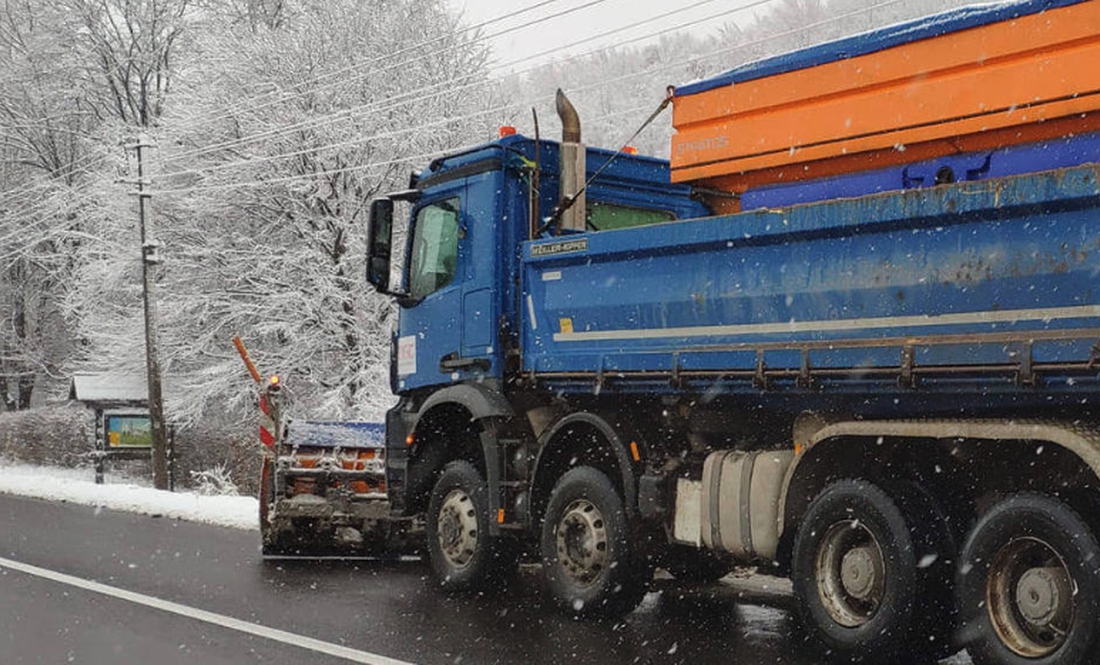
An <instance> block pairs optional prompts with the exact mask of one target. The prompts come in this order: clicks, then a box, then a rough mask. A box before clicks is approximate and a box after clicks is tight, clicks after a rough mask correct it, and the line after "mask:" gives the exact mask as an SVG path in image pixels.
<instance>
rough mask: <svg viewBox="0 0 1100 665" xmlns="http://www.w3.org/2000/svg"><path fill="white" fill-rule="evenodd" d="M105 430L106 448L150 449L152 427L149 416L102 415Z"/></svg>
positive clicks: (135, 414)
mask: <svg viewBox="0 0 1100 665" xmlns="http://www.w3.org/2000/svg"><path fill="white" fill-rule="evenodd" d="M104 419H105V420H106V421H107V422H106V423H105V425H106V430H107V448H108V450H111V449H115V450H117V449H120V448H151V447H152V446H153V426H152V423H151V422H150V421H149V416H148V415H144V414H139V413H107V414H104Z"/></svg>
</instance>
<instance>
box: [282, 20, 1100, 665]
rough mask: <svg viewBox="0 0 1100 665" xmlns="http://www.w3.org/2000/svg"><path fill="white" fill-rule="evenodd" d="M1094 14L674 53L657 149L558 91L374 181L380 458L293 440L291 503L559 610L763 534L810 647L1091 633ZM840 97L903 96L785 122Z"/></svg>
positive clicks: (288, 474)
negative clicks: (739, 52)
mask: <svg viewBox="0 0 1100 665" xmlns="http://www.w3.org/2000/svg"><path fill="white" fill-rule="evenodd" d="M1058 31H1063V32H1058ZM951 40H954V41H951ZM1059 45H1066V48H1065V49H1062V48H1061V47H1060V46H1059ZM1098 46H1100V3H1098V2H1091V1H1090V2H1068V1H1064V0H1063V1H1055V0H1047V1H1044V2H1039V1H1036V0H1026V1H1024V2H1014V3H1012V2H1010V3H999V4H996V5H992V6H988V7H978V8H967V9H964V10H959V11H955V12H952V13H949V14H946V15H942V16H937V17H934V18H933V19H930V20H925V21H922V22H917V23H913V24H908V25H902V26H896V27H893V28H888V29H885V30H881V31H878V32H875V33H870V34H867V35H862V36H860V37H857V38H853V39H849V40H845V41H843V42H839V43H834V44H827V45H824V46H819V47H815V48H813V49H810V50H808V51H804V52H799V53H797V54H792V55H788V56H783V57H781V58H777V59H773V60H767V61H763V62H760V63H754V64H752V65H748V66H746V67H742V68H740V69H738V70H734V71H733V72H730V73H728V74H726V75H723V77H719V78H717V79H714V80H710V81H703V82H699V83H695V84H692V85H691V86H687V87H685V88H681V89H680V90H677V91H675V92H674V93H673V94H672V103H673V105H674V123H675V124H676V129H677V137H678V138H677V139H675V141H678V142H679V143H674V146H673V155H674V157H673V160H672V163H671V166H670V163H669V162H666V161H662V160H657V159H652V158H647V157H643V156H637V155H633V154H627V153H626V152H624V151H612V150H602V149H596V148H591V147H585V146H584V145H583V144H582V143H581V129H580V120H579V118H578V117H577V114H576V112H575V111H574V110H573V108H572V106H571V105H570V104H569V102H568V100H566V99H565V98H564V96H559V113H560V115H561V117H562V126H563V137H562V140H561V141H560V142H558V141H549V140H544V139H540V138H527V137H523V136H519V135H511V136H506V137H504V138H501V139H499V140H497V141H494V142H492V143H489V144H486V145H483V146H480V147H477V148H474V149H470V150H466V151H463V152H459V153H456V154H452V155H448V156H445V157H441V158H439V159H436V160H435V161H433V162H432V163H431V164H430V165H428V166H427V168H426V169H424V170H423V171H422V172H420V173H418V174H417V175H416V176H414V177H413V178H412V181H411V183H410V186H409V188H408V189H407V190H405V191H400V192H395V193H393V194H391V195H389V196H386V197H383V198H380V199H377V200H375V201H374V202H373V203H372V205H371V216H370V229H369V266H368V281H369V282H370V284H372V285H373V286H374V288H376V289H377V290H378V291H380V292H382V293H384V294H388V295H390V296H392V297H394V298H395V299H396V302H397V304H398V306H399V309H400V322H399V330H398V332H397V333H396V334H395V336H394V340H393V359H392V390H393V393H394V394H395V395H396V396H397V397H398V402H397V405H396V406H395V407H394V408H393V409H392V410H391V411H390V412H389V413H388V415H387V419H386V423H385V432H384V464H378V463H376V460H377V458H381V457H382V452H383V451H382V448H381V446H382V444H381V443H376V444H374V447H373V448H371V447H369V446H365V445H359V446H354V445H353V446H346V447H344V448H343V451H342V452H341V454H343V455H344V456H345V457H346V456H348V455H349V454H350V455H351V458H354V459H351V458H349V459H350V461H349V460H344V461H343V462H341V461H339V460H337V459H336V458H335V457H333V458H332V459H329V460H328V461H327V462H323V463H324V464H327V465H328V466H327V467H326V468H327V469H328V470H329V473H327V474H326V473H325V472H323V471H319V470H318V469H317V468H316V467H317V464H316V463H315V464H314V465H313V468H307V467H308V466H309V465H301V464H297V463H295V462H294V460H293V455H289V457H288V458H280V459H283V461H284V464H283V466H282V467H281V469H280V473H281V474H282V475H276V476H275V477H276V478H281V480H279V481H278V482H277V483H275V485H277V488H276V490H277V491H276V492H275V494H274V495H273V496H272V497H271V498H272V500H273V501H274V502H275V503H274V505H275V506H276V510H277V509H278V504H279V502H289V501H290V500H291V499H296V500H297V507H296V508H294V509H295V510H299V511H300V512H298V513H295V514H294V517H295V518H298V522H299V523H301V522H303V521H306V522H308V523H309V526H308V527H302V526H300V524H299V527H298V528H299V536H301V535H302V534H303V533H304V534H306V537H305V538H304V540H306V541H309V540H310V538H312V537H313V535H312V534H310V533H309V532H308V529H316V528H318V527H317V525H318V524H320V525H323V527H324V530H325V531H326V533H328V534H334V533H335V532H336V531H337V530H340V529H342V530H344V535H343V537H342V538H339V540H341V541H342V542H345V543H352V544H355V543H363V542H370V541H371V540H372V539H385V538H387V537H390V536H393V535H394V534H396V535H397V536H398V537H400V538H404V539H406V540H407V541H409V542H412V543H414V546H416V547H419V548H422V549H423V550H426V555H427V558H428V559H429V560H430V564H431V567H432V569H433V571H434V574H435V576H436V578H437V579H438V581H439V583H440V584H441V585H442V586H443V587H445V588H447V589H452V590H470V589H479V588H484V587H487V586H493V585H498V584H500V583H501V580H502V578H503V577H504V576H506V575H507V574H508V573H509V571H510V570H512V569H514V567H515V566H516V565H517V564H518V562H521V561H529V562H533V563H538V564H540V565H541V570H542V575H543V577H544V579H545V586H546V589H547V596H548V598H552V599H553V601H554V602H556V603H557V604H559V605H560V606H561V607H562V608H563V609H564V610H565V611H566V612H570V613H576V614H582V615H609V614H616V613H622V612H627V611H630V610H631V609H633V608H634V607H635V605H636V604H637V603H638V602H639V600H640V598H641V597H642V595H643V594H644V592H645V590H646V588H647V585H648V584H649V583H650V581H651V579H652V575H653V572H654V569H655V568H657V567H660V568H663V569H665V570H667V571H669V572H670V573H671V574H672V575H673V576H674V577H676V578H677V579H681V580H685V581H688V582H703V581H708V580H711V581H713V580H716V579H718V578H720V577H721V576H723V575H724V574H725V573H727V572H728V571H729V570H730V569H731V568H732V566H734V565H738V564H742V565H758V566H761V567H762V568H763V569H764V570H766V571H769V572H771V573H773V574H780V575H786V576H789V577H790V578H791V580H792V581H793V588H794V593H795V596H796V607H797V611H798V614H799V616H800V618H801V621H802V623H803V624H804V626H805V630H806V633H807V635H808V636H809V639H811V640H812V641H813V642H814V643H816V644H818V645H819V647H820V648H821V653H822V654H823V658H824V657H826V656H828V657H830V658H836V659H839V660H842V661H849V660H861V661H862V662H869V663H884V662H890V661H891V660H893V659H898V658H909V657H915V658H921V657H926V658H935V657H940V656H943V655H945V654H947V653H950V652H951V651H953V650H955V649H958V648H961V647H966V648H968V649H969V651H970V654H971V656H972V657H973V659H974V661H975V662H976V663H979V664H1008V663H1032V662H1034V663H1043V664H1053V663H1058V664H1066V665H1068V664H1083V663H1095V662H1100V661H1098V659H1100V631H1098V630H1097V626H1098V625H1100V624H1098V620H1100V612H1098V610H1100V479H1098V474H1100V166H1098V165H1097V163H1098V162H1100V133H1097V130H1100V123H1098V122H1097V116H1096V113H1095V109H1096V108H1100V104H1098V101H1097V99H1098V97H1100V95H1098V91H1100V68H1098V67H1096V63H1097V62H1098V61H1100V60H1097V59H1095V58H1094V55H1095V54H1096V53H1098V52H1100V51H1098V50H1097V47H1098ZM930 47H936V48H931V50H930V51H928V53H932V54H949V55H951V56H952V57H954V58H957V59H961V64H960V62H952V61H948V60H943V61H936V62H931V61H930V60H929V59H927V58H925V59H921V58H916V57H910V56H911V55H912V53H909V52H907V51H906V49H918V50H919V49H929V48H930ZM968 49H969V50H968ZM997 49H1005V50H1004V52H1001V51H997ZM907 53H908V55H907ZM1090 54H1091V55H1090ZM937 57H939V56H937ZM945 57H946V56H945ZM1067 58H1068V59H1069V60H1068V61H1067V63H1066V66H1065V67H1064V68H1063V69H1058V68H1057V67H1056V66H1055V65H1056V64H1057V63H1059V62H1062V61H1063V60H1064V59H1067ZM1075 58H1076V60H1074V59H1075ZM1074 62H1076V66H1073V63H1074ZM899 63H900V64H899ZM895 65H897V66H895ZM1002 66H1003V67H1004V68H1005V69H998V68H999V67H1002ZM1061 71H1066V72H1073V74H1074V75H1077V73H1079V72H1088V73H1089V75H1090V76H1091V78H1092V80H1093V82H1092V83H1090V82H1088V81H1082V80H1073V81H1071V83H1070V85H1072V86H1073V87H1074V91H1073V94H1072V95H1066V94H1065V93H1064V91H1062V92H1060V91H1058V90H1055V89H1054V88H1055V87H1056V86H1055V85H1054V84H1055V83H1058V82H1063V81H1064V77H1063V76H1062V74H1059V73H1058V72H1061ZM1005 72H1009V74H1010V76H1009V77H1008V78H1006V77H1005V76H1004V75H1003V74H1005ZM809 74H813V75H812V76H810V75H809ZM887 74H888V75H889V77H892V78H889V79H888V80H878V79H874V78H873V76H872V75H874V76H879V75H881V76H887ZM941 75H942V76H941ZM962 75H966V76H971V78H970V79H968V80H967V81H966V82H965V83H964V87H965V88H966V89H967V90H974V89H976V88H977V89H980V88H981V86H982V85H987V86H989V88H990V90H989V94H990V95H991V96H992V95H998V97H997V99H999V100H1002V101H1000V102H998V104H1000V106H995V105H989V104H988V103H987V102H982V104H984V105H982V106H973V107H971V106H968V104H970V103H971V102H970V101H968V100H967V99H964V97H965V95H957V96H951V95H946V93H945V92H944V90H945V88H940V87H937V86H939V85H941V84H942V85H944V86H951V85H956V84H957V83H958V77H959V76H962ZM869 76H871V77H872V79H867V78H866V77H869ZM1065 76H1066V77H1068V76H1069V74H1066V75H1065ZM798 77H802V78H798ZM1029 77H1030V78H1029ZM798 81H801V82H802V83H803V84H806V82H811V83H813V85H810V86H809V87H807V85H808V84H807V85H802V84H799V85H796V84H795V83H797V82H798ZM1006 81H1008V82H1010V83H1011V86H1010V87H1012V91H1010V92H1013V94H1015V95H1017V96H1018V100H1017V101H1012V100H1011V99H1008V100H1005V95H1004V94H1002V93H1004V92H1005V91H1004V90H1002V88H1003V86H1004V85H1005V83H1006ZM834 84H835V85H834ZM769 86H771V87H769ZM830 86H832V87H830ZM925 86H928V87H929V88H930V89H931V92H930V94H929V96H928V97H920V98H914V97H912V95H914V94H917V95H919V94H921V93H922V91H924V90H925ZM1090 86H1092V87H1090ZM1037 90H1042V91H1043V92H1041V93H1039V92H1036V91H1037ZM722 95H743V96H744V97H745V98H744V99H732V100H731V99H730V98H724V97H722ZM784 95H786V97H785V96H784ZM794 95H802V97H801V98H799V99H793V98H792V96H794ZM897 95H908V97H906V98H907V99H910V100H914V101H913V107H911V108H910V107H905V108H904V109H902V108H897V109H895V107H894V105H895V104H896V103H897V100H898V97H897ZM769 96H770V97H769ZM765 98H769V99H770V101H769V102H768V103H767V104H764V102H763V101H761V100H764V99H765ZM848 98H850V99H852V100H855V101H856V104H855V106H854V107H852V108H853V109H854V111H853V112H858V110H859V109H868V110H869V111H868V112H871V113H874V114H875V116H876V117H875V118H874V119H875V121H876V122H878V121H880V120H881V117H879V113H878V111H877V110H876V109H879V106H877V105H880V104H881V105H885V106H882V107H881V108H883V109H894V110H895V111H896V112H895V116H894V120H892V121H891V122H890V123H886V124H885V125H882V126H880V127H878V129H875V130H870V129H868V130H863V129H860V128H859V125H860V123H861V122H863V120H864V118H862V116H855V117H852V116H850V117H848V118H847V119H845V118H843V117H839V119H838V121H837V122H836V124H835V125H830V126H828V127H825V129H827V130H829V131H830V132H832V134H831V135H829V136H824V135H817V136H816V137H815V138H807V139H802V138H799V133H800V132H801V133H802V134H807V133H809V132H810V130H811V129H814V130H815V131H816V129H819V128H816V126H815V127H809V126H808V125H806V123H813V122H814V120H813V119H814V118H819V119H820V123H822V124H823V125H824V124H828V123H829V122H831V121H830V120H829V118H830V117H831V116H830V114H831V113H833V111H832V110H830V109H833V110H835V108H834V106H832V105H835V104H842V103H843V102H844V101H845V99H848ZM952 100H953V101H952ZM765 101H767V100H765ZM1086 102H1087V103H1088V104H1091V105H1092V106H1093V107H1095V108H1084V109H1082V107H1081V104H1085V103H1086ZM976 103H977V102H976ZM752 104H758V105H759V108H756V109H755V110H751V109H750V111H751V112H750V111H745V112H744V113H741V112H740V111H739V109H742V108H744V107H747V106H751V105H752ZM799 104H801V105H804V106H805V109H804V110H806V111H807V113H808V115H807V116H806V119H804V120H803V121H802V122H801V123H795V124H782V123H781V124H780V125H775V126H769V125H768V122H769V121H770V119H771V118H772V114H773V113H777V114H783V113H787V112H789V111H790V110H791V109H792V108H794V107H796V106H797V105H799ZM936 105H939V106H936ZM1059 105H1062V106H1059ZM932 107H936V108H935V109H933V110H935V111H936V113H937V114H938V115H936V116H935V117H923V118H922V117H916V116H914V117H912V118H910V117H909V116H908V115H906V114H907V113H911V114H917V115H919V113H918V111H919V112H921V113H923V112H925V111H927V110H928V109H932ZM982 114H985V116H986V117H984V118H983V117H982ZM842 115H843V114H842ZM974 118H979V120H980V121H979V122H977V123H974V122H971V121H972V120H973V119H974ZM784 122H786V121H784ZM708 123H709V124H708ZM744 123H748V125H747V126H751V127H753V128H754V129H753V131H754V132H757V133H754V134H753V135H752V136H749V137H746V136H745V135H743V134H741V133H739V132H740V131H741V129H740V128H741V127H743V126H746V125H744ZM880 124H881V123H880ZM853 125H854V126H855V127H854V129H853ZM876 132H877V133H876ZM818 134H821V133H820V132H818ZM899 135H904V136H905V137H906V138H905V141H904V143H902V142H900V141H899V140H898V139H897V136H899ZM759 137H763V138H759ZM758 138H759V140H757V139H758ZM765 138H766V139H767V141H768V142H767V144H766V145H764V143H765V142H764V139H765ZM749 139H752V140H749ZM784 141H787V142H788V143H789V145H785V144H784ZM738 151H740V152H738ZM861 151H862V152H861ZM854 157H860V159H854ZM764 158H767V159H770V160H772V161H770V162H767V161H766V160H764V161H761V160H762V159H764ZM754 160H756V161H754ZM776 160H779V161H776ZM783 160H785V161H783ZM765 162H766V163H765ZM780 162H782V163H780ZM673 181H675V182H673ZM405 208H407V214H401V213H399V212H398V211H400V210H402V209H405ZM291 431H292V432H293V427H292V428H291ZM277 445H285V442H277ZM302 446H304V444H302ZM302 446H300V447H301V449H302V450H305V449H306V448H309V446H304V447H302ZM314 447H315V448H316V451H314V452H317V451H320V452H319V453H318V454H319V455H320V456H321V457H325V454H326V453H325V451H326V450H329V451H330V452H331V450H330V448H331V447H328V448H326V446H325V445H324V444H315V445H314ZM368 448H369V450H370V452H369V454H368V453H367V452H363V451H366V450H367V449H368ZM286 450H292V451H293V450H298V448H295V447H294V446H290V447H289V448H286ZM348 451H353V452H352V453H349V452H348ZM330 457H331V456H330ZM326 459H327V458H326ZM349 464H350V466H349ZM298 483H304V485H300V486H299V485H298ZM351 483H360V484H362V485H363V487H361V488H360V490H361V491H355V490H354V489H351V488H350V484H351ZM268 491H270V489H269V490H268ZM382 496H384V497H385V501H381V500H380V498H381V497H382ZM303 497H306V498H303ZM359 499H361V500H359ZM310 504H312V505H310ZM311 510H312V511H313V512H310V511H311ZM294 523H295V521H294V520H293V519H288V520H285V521H284V524H285V525H286V529H288V530H293V529H294V528H295V527H294ZM370 534H375V535H373V536H372V535H370ZM379 534H381V535H379ZM276 535H277V534H276ZM317 537H318V538H319V537H320V536H319V535H318V536H317ZM271 542H272V543H275V542H276V541H275V540H271ZM376 542H380V541H377V540H376Z"/></svg>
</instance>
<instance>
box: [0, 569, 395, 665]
mask: <svg viewBox="0 0 1100 665" xmlns="http://www.w3.org/2000/svg"><path fill="white" fill-rule="evenodd" d="M0 568H11V569H12V570H17V571H19V572H21V573H26V574H28V575H34V576H36V577H41V578H43V579H47V580H51V581H53V582H60V583H61V584H68V585H69V586H74V587H77V588H79V589H85V590H87V591H94V592H95V593H101V594H103V595H106V596H111V597H113V598H118V599H120V600H126V601H129V602H131V603H137V604H138V605H145V606H146V607H152V608H154V609H158V610H162V611H164V612H171V613H172V614H178V615H180V616H183V617H187V618H189V619H197V620H198V621H204V622H206V623H210V624H214V625H216V626H221V627H223V628H229V629H230V630H236V631H238V632H241V633H247V634H249V635H255V636H256V637H262V638H264V639H268V640H272V641H275V642H282V643H283V644H289V645H291V646H296V647H300V648H302V649H307V650H309V651H314V652H317V653H323V654H328V655H330V656H336V657H337V658H343V659H345V660H349V661H351V662H353V663H364V664H365V665H413V664H412V663H407V662H405V661H401V660H395V659H393V658H387V657H386V656H380V655H378V654H374V653H369V652H367V651H359V650H358V649H352V648H349V647H345V646H342V645H339V644H333V643H331V642H323V641H321V640H317V639H313V638H312V637H306V636H304V635H296V634H295V633H288V632H287V631H285V630H278V629H277V628H268V627H267V626H261V625H259V624H254V623H249V622H247V621H241V620H240V619H234V618H233V617H228V616H225V615H224V614H217V613H214V612H207V611H206V610H200V609H198V608H195V607H189V606H187V605H181V604H179V603H173V602H171V601H168V600H162V599H160V598H154V597H153V596H146V595H144V594H140V593H134V592H133V591H127V590H125V589H119V588H118V587H113V586H110V585H107V584H100V583H99V582H93V581H91V580H85V579H81V578H79V577H73V576H72V575H66V574H65V573H58V572H56V571H53V570H47V569H46V568H39V567H38V566H32V565H30V564H26V563H20V562H18V561H12V560H11V559H5V558H2V557H0Z"/></svg>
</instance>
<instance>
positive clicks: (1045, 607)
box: [1016, 567, 1071, 626]
mask: <svg viewBox="0 0 1100 665" xmlns="http://www.w3.org/2000/svg"><path fill="white" fill-rule="evenodd" d="M1070 593H1071V589H1070V581H1069V576H1067V575H1066V571H1065V570H1063V569H1062V568H1060V567H1048V568H1031V569H1029V570H1028V571H1027V572H1025V573H1024V574H1023V575H1021V576H1020V582H1019V583H1018V584H1017V585H1016V607H1017V608H1018V609H1019V610H1020V614H1021V615H1022V616H1023V617H1024V619H1025V620H1027V621H1029V622H1031V623H1033V624H1035V625H1037V626H1049V625H1050V624H1051V623H1052V622H1054V620H1055V619H1056V618H1057V616H1058V613H1059V611H1060V610H1062V609H1063V607H1064V601H1063V599H1065V598H1068V596H1069V594H1070Z"/></svg>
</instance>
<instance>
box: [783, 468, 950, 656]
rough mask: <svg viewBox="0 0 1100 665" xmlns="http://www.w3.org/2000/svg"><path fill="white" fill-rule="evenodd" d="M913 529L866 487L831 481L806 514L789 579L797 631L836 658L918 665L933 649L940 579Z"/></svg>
mask: <svg viewBox="0 0 1100 665" xmlns="http://www.w3.org/2000/svg"><path fill="white" fill-rule="evenodd" d="M913 524H914V522H913V521H912V520H911V519H910V518H908V516H907V513H906V511H905V510H904V509H903V504H902V502H900V501H898V500H896V499H895V498H893V497H891V496H890V495H888V494H887V493H886V492H885V491H883V490H882V489H881V488H880V487H878V486H877V485H875V484H873V483H870V482H867V481H864V480H840V481H837V482H834V483H833V484H831V485H829V486H828V487H826V488H825V489H824V490H822V492H821V493H820V494H818V496H817V497H816V498H815V499H814V500H813V501H812V502H811V503H810V506H809V507H808V508H807V510H806V514H805V515H804V517H803V519H802V523H801V524H800V525H799V528H798V533H797V535H796V537H795V543H794V550H793V554H792V561H791V579H792V582H793V587H794V594H795V599H796V605H797V606H798V611H799V614H800V617H801V619H802V623H803V625H804V626H805V627H806V630H807V632H808V633H809V635H810V637H811V638H812V639H813V640H814V641H815V642H817V643H818V644H819V645H820V647H822V649H823V650H824V651H825V652H826V653H829V654H830V655H831V656H832V657H833V658H834V659H836V660H838V661H844V662H867V663H885V662H889V661H890V660H892V659H895V658H898V657H900V656H902V655H905V656H907V657H910V658H912V657H914V656H915V657H916V658H917V659H918V660H919V659H923V658H927V657H928V653H929V652H930V651H931V650H933V649H936V648H937V647H939V645H932V644H930V642H932V640H930V639H929V637H928V636H927V635H926V634H925V633H926V632H927V628H928V626H929V625H930V622H929V619H930V618H931V617H928V616H927V614H926V608H927V605H926V598H927V594H930V593H932V588H933V587H935V586H936V582H937V581H940V582H942V581H943V580H942V576H935V575H930V574H928V571H929V570H930V569H931V566H927V565H924V564H925V562H924V561H922V560H921V559H919V558H918V556H919V557H922V558H924V557H925V555H923V554H920V552H921V546H920V544H919V542H918V541H919V540H923V537H918V536H916V535H915V534H914V532H913V528H914V527H913ZM937 558H939V557H937ZM934 631H935V633H936V634H937V635H939V634H942V633H945V632H946V630H945V629H944V627H943V625H942V624H938V625H936V626H935V627H934ZM939 639H941V641H946V638H939ZM939 648H942V647H939Z"/></svg>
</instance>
